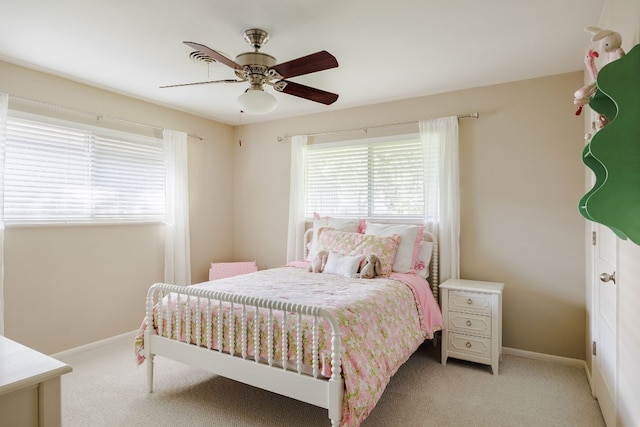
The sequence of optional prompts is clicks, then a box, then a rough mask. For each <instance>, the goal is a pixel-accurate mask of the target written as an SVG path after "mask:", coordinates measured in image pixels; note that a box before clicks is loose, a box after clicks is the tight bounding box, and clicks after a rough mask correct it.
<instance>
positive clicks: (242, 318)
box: [144, 283, 344, 426]
mask: <svg viewBox="0 0 640 427" xmlns="http://www.w3.org/2000/svg"><path fill="white" fill-rule="evenodd" d="M320 325H329V327H327V330H329V329H330V353H329V354H330V375H323V371H324V372H325V374H326V373H327V371H328V366H326V365H327V364H326V363H325V365H324V366H323V363H322V359H321V354H320V348H321V345H322V344H321V343H322V341H321V339H320V336H319V335H320V333H319V330H320V327H321V326H320ZM145 326H146V329H145V332H144V354H145V358H146V361H147V380H148V388H149V392H152V391H153V358H154V356H155V355H161V356H163V357H167V358H170V359H173V360H177V361H180V362H183V363H187V364H189V365H191V366H195V367H199V368H202V369H205V370H207V371H210V372H212V373H215V374H218V375H221V376H224V377H227V378H230V379H233V380H236V381H240V382H243V383H246V384H249V385H252V386H255V387H260V388H262V389H265V390H269V391H272V392H275V393H279V394H282V395H284V396H288V397H291V398H294V399H297V400H301V401H303V402H307V403H310V404H313V405H316V406H320V407H322V408H326V409H328V411H329V418H330V419H331V423H332V425H334V426H337V425H339V423H340V418H341V411H342V397H343V388H344V385H343V380H342V376H341V364H340V355H341V342H340V335H339V333H338V323H337V321H336V320H335V318H334V316H333V315H332V314H331V313H329V312H328V311H326V310H324V309H322V308H320V307H314V306H308V305H301V304H294V303H289V302H284V301H273V300H267V299H262V298H255V297H247V296H241V295H235V294H229V293H224V292H217V291H214V290H210V289H199V288H195V287H190V286H176V285H169V284H163V283H156V284H154V285H153V286H151V288H149V291H148V293H147V306H146V318H145ZM325 354H326V352H325Z"/></svg>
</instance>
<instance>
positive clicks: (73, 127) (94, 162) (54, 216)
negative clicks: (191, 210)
mask: <svg viewBox="0 0 640 427" xmlns="http://www.w3.org/2000/svg"><path fill="white" fill-rule="evenodd" d="M4 179H5V183H4V185H5V190H4V210H5V221H6V223H7V224H34V223H37V224H42V223H45V224H46V223H102V222H108V223H113V222H156V221H162V220H163V219H164V210H165V192H164V180H165V169H164V153H163V144H162V140H161V139H158V138H151V137H145V136H140V135H135V134H129V133H125V132H118V131H114V130H109V129H103V128H98V127H94V126H88V125H83V124H79V123H72V122H65V121H59V120H53V119H50V118H45V117H41V116H34V115H27V114H23V113H16V112H13V111H11V112H10V113H9V117H8V119H7V139H6V154H5V177H4Z"/></svg>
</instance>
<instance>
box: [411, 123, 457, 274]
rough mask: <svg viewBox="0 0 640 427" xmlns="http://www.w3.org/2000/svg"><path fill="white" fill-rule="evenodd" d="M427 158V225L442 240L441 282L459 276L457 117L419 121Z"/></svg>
mask: <svg viewBox="0 0 640 427" xmlns="http://www.w3.org/2000/svg"><path fill="white" fill-rule="evenodd" d="M419 126H420V140H421V141H422V149H423V155H424V160H425V171H424V173H425V196H424V202H425V217H424V221H425V225H427V226H428V227H430V228H431V227H433V232H434V234H435V235H436V237H437V241H438V242H439V253H440V258H439V272H440V274H439V283H442V282H444V281H445V280H447V279H452V278H453V279H457V278H459V277H460V182H459V181H460V178H459V160H458V118H457V117H456V116H453V117H444V118H440V119H433V120H423V121H420V122H419Z"/></svg>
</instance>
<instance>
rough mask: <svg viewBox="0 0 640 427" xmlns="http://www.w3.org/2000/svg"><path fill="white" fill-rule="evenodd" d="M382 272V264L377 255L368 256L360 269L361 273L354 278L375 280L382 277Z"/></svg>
mask: <svg viewBox="0 0 640 427" xmlns="http://www.w3.org/2000/svg"><path fill="white" fill-rule="evenodd" d="M380 271H382V263H381V262H380V259H379V258H378V257H377V256H376V255H374V254H371V255H367V257H366V258H365V259H364V262H363V264H362V267H360V271H359V272H358V273H356V274H355V275H354V276H353V277H355V278H357V279H373V278H374V277H377V276H379V275H380Z"/></svg>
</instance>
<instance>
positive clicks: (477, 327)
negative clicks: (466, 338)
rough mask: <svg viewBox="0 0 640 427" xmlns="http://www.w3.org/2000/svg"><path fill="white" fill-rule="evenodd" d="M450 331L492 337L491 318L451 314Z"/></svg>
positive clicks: (468, 314) (451, 312) (453, 312)
mask: <svg viewBox="0 0 640 427" xmlns="http://www.w3.org/2000/svg"><path fill="white" fill-rule="evenodd" d="M448 327H449V330H450V331H457V332H462V333H466V334H474V335H482V336H485V337H488V338H490V337H491V317H488V316H478V315H476V314H470V313H456V312H455V311H450V312H449V324H448Z"/></svg>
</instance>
